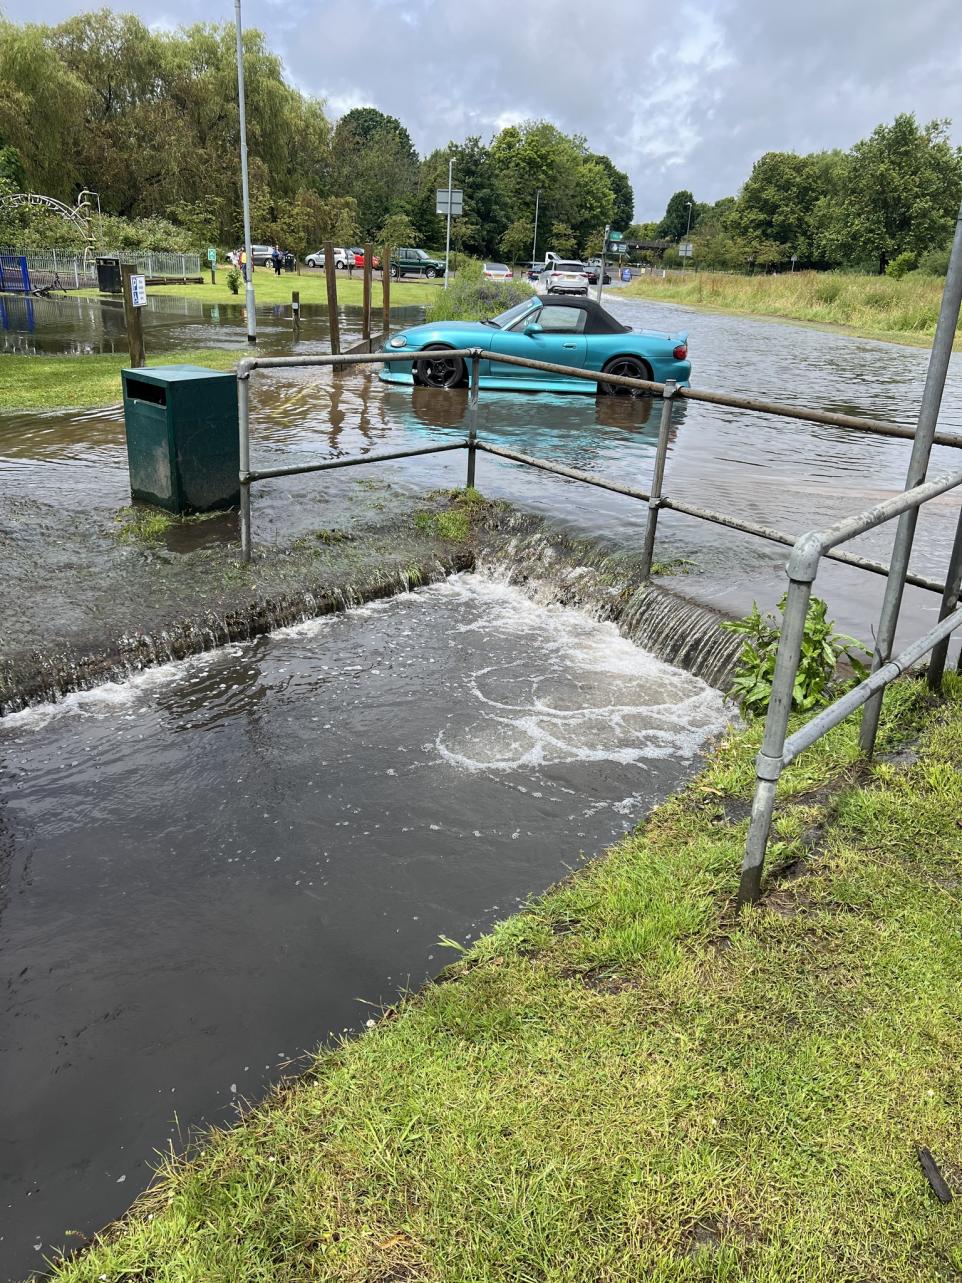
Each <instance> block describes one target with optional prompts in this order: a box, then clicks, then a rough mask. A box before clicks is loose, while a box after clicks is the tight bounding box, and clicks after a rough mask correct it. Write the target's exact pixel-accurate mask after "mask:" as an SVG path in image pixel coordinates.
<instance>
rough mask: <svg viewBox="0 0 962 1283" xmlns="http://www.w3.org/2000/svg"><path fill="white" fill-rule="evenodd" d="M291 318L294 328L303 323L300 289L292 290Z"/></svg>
mask: <svg viewBox="0 0 962 1283" xmlns="http://www.w3.org/2000/svg"><path fill="white" fill-rule="evenodd" d="M291 319H292V320H293V322H294V329H295V330H296V329H297V327H298V326H299V325H300V323H301V292H300V290H291Z"/></svg>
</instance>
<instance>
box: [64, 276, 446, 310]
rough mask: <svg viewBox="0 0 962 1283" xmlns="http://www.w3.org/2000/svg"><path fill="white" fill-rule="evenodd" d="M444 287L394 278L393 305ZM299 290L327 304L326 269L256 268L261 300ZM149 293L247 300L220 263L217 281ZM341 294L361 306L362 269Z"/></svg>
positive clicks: (375, 298)
mask: <svg viewBox="0 0 962 1283" xmlns="http://www.w3.org/2000/svg"><path fill="white" fill-rule="evenodd" d="M441 288H442V282H441V281H424V280H417V279H415V278H413V277H412V278H411V279H405V280H400V281H393V280H392V281H391V305H392V306H393V307H405V306H411V305H417V304H426V303H430V302H431V301H432V300H433V299H434V298H436V297H437V293H438V290H440V289H441ZM293 290H298V291H299V292H300V295H301V302H302V303H323V304H324V305H325V306H326V304H327V284H326V278H325V276H324V273H323V272H313V271H306V270H305V271H304V272H302V273H301V275H300V276H298V275H297V274H296V273H294V272H283V273H282V274H281V275H280V276H275V275H274V273H273V272H267V271H263V270H261V269H257V270H256V271H255V272H254V299H255V302H256V303H257V304H261V303H287V304H290V301H291V292H292V291H293ZM147 292H148V294H150V295H151V296H153V295H169V296H170V297H172V298H195V299H199V300H200V301H201V302H202V303H243V302H244V282H243V281H241V284H240V293H239V294H232V293H231V292H230V289H229V288H228V285H227V269H226V268H223V267H219V268H218V269H217V284H216V285H211V283H210V277H209V275H205V283H204V284H203V285H178V284H173V285H151V286H150V287H149V288H148V291H147ZM70 293H72V294H73V293H80V294H86V295H90V294H92V295H96V296H97V297H99V295H98V294H97V291H96V290H93V289H86V290H79V291H76V290H71V291H70ZM337 298H338V302H339V303H343V304H345V305H352V306H357V307H360V306H361V305H362V303H363V301H364V285H363V282H362V279H361V273H360V272H359V271H356V272H355V273H354V276H353V279H352V278H350V277H347V276H344V275H343V274H342V273H340V272H339V273H338V276H337ZM371 306H372V307H373V308H375V309H377V311H378V312H380V309H381V280H380V277H379V276H376V277H375V278H374V282H373V287H372V290H371Z"/></svg>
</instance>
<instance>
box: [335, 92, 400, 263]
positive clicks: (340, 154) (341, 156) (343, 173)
mask: <svg viewBox="0 0 962 1283" xmlns="http://www.w3.org/2000/svg"><path fill="white" fill-rule="evenodd" d="M333 151H334V160H333V165H334V185H335V189H336V190H337V192H338V193H339V194H340V195H344V196H351V197H353V198H354V200H355V201H356V202H357V216H358V222H359V223H360V227H361V234H362V236H370V235H371V234H372V233H373V232H374V231H375V229H377V228H379V227H382V226H383V223H384V220H385V219H386V218H387V217H388V215H389V214H392V213H395V212H397V211H398V210H399V208H400V207H401V206H402V205H403V203H404V202H405V201H406V200H407V198H408V197H410V196H411V195H412V194H413V193H414V192H415V191H416V189H417V180H418V156H417V152H416V151H415V150H414V144H413V143H412V142H411V136H410V134H409V133H408V131H407V130H406V129H405V128H404V126H403V125H402V124H401V122H400V121H399V120H398V119H397V118H396V117H395V116H386V115H385V114H384V112H381V111H378V110H377V109H376V108H374V107H356V108H354V110H353V111H349V112H348V113H347V114H346V115H345V116H342V117H341V119H340V120H339V121H338V122H337V127H336V128H335V130H334V140H333ZM408 239H409V240H417V235H416V233H415V234H414V235H413V236H411V237H409V238H408ZM396 243H397V242H395V244H396Z"/></svg>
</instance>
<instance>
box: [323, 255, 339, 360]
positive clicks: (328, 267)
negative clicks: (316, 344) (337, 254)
mask: <svg viewBox="0 0 962 1283" xmlns="http://www.w3.org/2000/svg"><path fill="white" fill-rule="evenodd" d="M324 275H325V276H326V277H327V322H328V325H329V326H330V330H331V356H340V354H341V331H340V328H339V327H338V323H337V276H336V274H335V267H334V245H333V243H332V242H330V241H325V243H324Z"/></svg>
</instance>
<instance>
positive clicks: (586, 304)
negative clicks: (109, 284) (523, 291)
mask: <svg viewBox="0 0 962 1283" xmlns="http://www.w3.org/2000/svg"><path fill="white" fill-rule="evenodd" d="M541 302H542V306H544V307H548V306H550V307H577V308H580V309H581V311H582V312H586V313H587V316H586V317H585V328H584V333H585V334H627V333H628V331H629V330H630V329H631V326H630V325H622V324H621V322H620V321H616V320H615V318H614V317H613V316H612V315H611V313H610V312H606V311H605V309H604V308H603V307H602V306H601V304H600V303H596V302H595V300H594V299H592V298H565V297H564V295H561V294H546V295H544V296H543V297H542V300H541Z"/></svg>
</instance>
